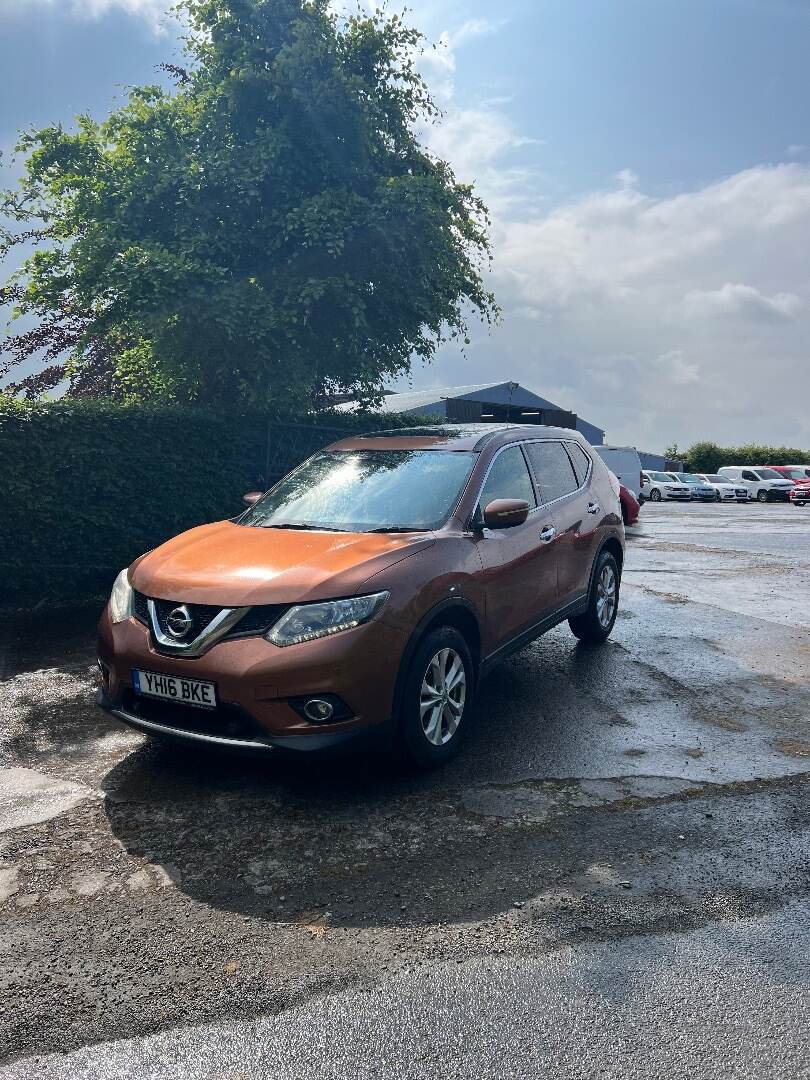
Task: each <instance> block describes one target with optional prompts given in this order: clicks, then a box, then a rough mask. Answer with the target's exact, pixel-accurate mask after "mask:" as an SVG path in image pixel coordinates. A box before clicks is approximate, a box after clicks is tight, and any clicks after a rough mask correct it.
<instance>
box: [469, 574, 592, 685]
mask: <svg viewBox="0 0 810 1080" xmlns="http://www.w3.org/2000/svg"><path fill="white" fill-rule="evenodd" d="M587 610H588V594H587V593H583V594H582V596H580V597H577V599H576V600H572V601H571V602H570V603H568V604H566V605H565V607H562V608H560V609H559V610H558V611H555V612H554V614H553V615H547V616H546V618H545V619H541V621H540V622H538V623H535V624H534V626H530V627H529V628H528V629H527V630H523V631H522V632H521V633H520V634H518V635H517V637H514V638H512V640H511V641H507V642H506V644H505V645H500V646H499V647H498V648H497V649H496V650H495V652H492V653H490V654H489V656H487V657H485V658H484V659H483V660H482V662H481V671H480V676H479V677H480V678H483V677H484V676H485V675H487V674H488V673H489V671H490V669H491V668H493V667H494V666H495V665H496V664H497V663H498V662H499V661H500V660H504V659H505V658H506V657H507V656H511V655H512V653H514V652H517V651H518V650H519V649H522V648H523V647H524V645H529V644H530V643H531V642H532V641H535V640H536V639H537V638H539V637H542V635H543V634H546V633H548V631H549V630H553V629H554V627H555V626H558V625H559V624H560V623H561V622H565V620H566V619H570V618H573V616H574V615H582V614H583V612H585V611H587Z"/></svg>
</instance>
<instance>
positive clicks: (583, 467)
mask: <svg viewBox="0 0 810 1080" xmlns="http://www.w3.org/2000/svg"><path fill="white" fill-rule="evenodd" d="M568 453H569V454H570V455H571V460H572V461H573V463H574V472H575V473H576V474H577V480H578V481H579V487H582V485H583V484H584V483H585V477H586V476H587V475H588V469H589V468H590V466H591V459H590V458H589V457H588V455H587V454H586V453H585V451H584V450H583V449H582V447H581V446H580V445H579V443H568Z"/></svg>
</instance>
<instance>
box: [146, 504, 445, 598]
mask: <svg viewBox="0 0 810 1080" xmlns="http://www.w3.org/2000/svg"><path fill="white" fill-rule="evenodd" d="M433 543H435V538H434V536H433V535H432V534H431V533H402V534H392V533H387V534H386V533H374V534H371V533H346V532H320V531H312V532H305V531H303V530H297V529H296V530H287V529H265V528H258V527H252V526H245V525H236V524H234V523H233V522H231V521H218V522H215V523H214V524H212V525H200V526H199V527H198V528H196V529H190V530H189V531H188V532H185V533H181V534H180V535H179V536H175V537H174V539H172V540H169V541H167V542H166V543H165V544H162V545H161V546H160V547H158V548H155V549H154V551H150V552H148V553H147V554H146V555H143V556H142V557H141V558H140V559H138V560H137V562H135V563H134V564H133V566H132V568H131V569H130V581H131V583H132V585H133V586H134V587H135V588H136V589H138V590H139V591H140V592H142V593H145V594H146V595H147V596H153V597H156V598H158V599H162V600H184V601H187V602H188V603H192V604H217V605H219V606H222V607H242V606H248V605H252V604H277V603H280V604H289V603H294V602H296V601H298V600H323V599H326V598H330V597H337V596H349V595H352V594H353V593H354V592H356V591H357V590H359V589H361V588H362V585H363V582H365V581H366V580H367V579H368V578H369V577H371V576H372V574H377V573H379V572H380V570H385V569H386V568H387V567H389V566H392V565H393V564H394V563H396V562H399V561H400V559H405V558H407V557H408V556H409V555H412V554H414V553H415V552H416V551H418V550H420V549H422V548H425V547H429V546H430V545H431V544H433Z"/></svg>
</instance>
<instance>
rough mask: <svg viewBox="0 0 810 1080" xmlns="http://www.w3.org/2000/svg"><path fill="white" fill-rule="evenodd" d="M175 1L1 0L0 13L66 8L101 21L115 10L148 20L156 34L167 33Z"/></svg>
mask: <svg viewBox="0 0 810 1080" xmlns="http://www.w3.org/2000/svg"><path fill="white" fill-rule="evenodd" d="M172 2H173V0H0V11H2V9H3V8H4V7H6V8H9V9H10V8H12V7H14V8H16V9H17V10H19V7H20V6H21V5H22V6H27V7H59V8H65V7H67V8H68V10H69V11H70V13H71V14H72V15H75V16H77V17H78V18H83V19H99V18H101V17H102V16H103V15H106V14H107V13H108V12H110V11H113V10H116V9H117V10H119V11H125V12H127V13H128V14H130V15H135V16H139V17H140V18H143V19H145V20H146V22H147V23H148V24H149V26H150V27H151V28H152V30H153V31H154V33H156V34H162V33H165V32H166V27H167V25H168V23H169V22H170V21H171V17H170V16H169V15H167V11H168V9H169V8H170V7H171V6H172Z"/></svg>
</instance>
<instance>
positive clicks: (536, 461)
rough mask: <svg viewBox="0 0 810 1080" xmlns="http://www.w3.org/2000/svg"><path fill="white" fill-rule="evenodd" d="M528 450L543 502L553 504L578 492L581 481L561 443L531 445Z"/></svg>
mask: <svg viewBox="0 0 810 1080" xmlns="http://www.w3.org/2000/svg"><path fill="white" fill-rule="evenodd" d="M526 449H527V451H528V454H529V460H530V461H531V463H532V468H533V469H534V475H535V476H536V477H537V482H538V484H539V485H540V501H541V502H544V503H549V502H553V501H554V500H555V499H560V498H562V496H563V495H568V494H569V493H570V492H572V491H576V490H577V488H578V487H579V481H578V480H577V478H576V476H575V475H574V469H573V466H572V465H571V459H570V458H569V456H568V454H567V453H566V452H565V447H564V446H563V444H562V443H561V442H536V443H529V444H528V445H527V447H526Z"/></svg>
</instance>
